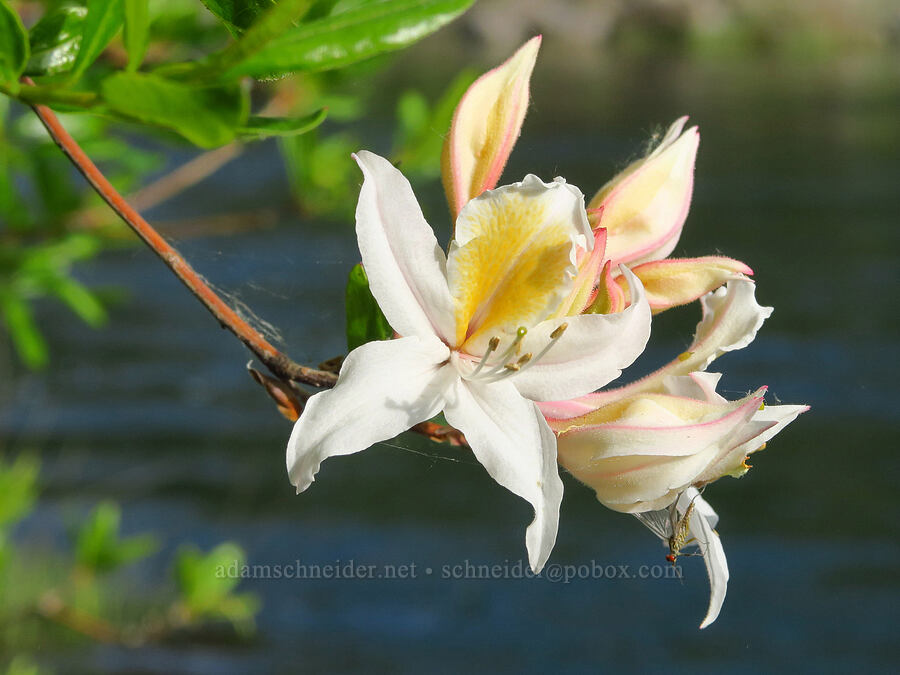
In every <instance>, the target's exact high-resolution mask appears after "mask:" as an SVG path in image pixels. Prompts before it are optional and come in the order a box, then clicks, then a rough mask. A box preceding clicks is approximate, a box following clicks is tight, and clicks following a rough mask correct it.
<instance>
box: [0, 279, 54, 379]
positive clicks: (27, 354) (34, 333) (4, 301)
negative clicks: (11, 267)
mask: <svg viewBox="0 0 900 675" xmlns="http://www.w3.org/2000/svg"><path fill="white" fill-rule="evenodd" d="M0 312H2V314H3V319H4V321H5V322H6V328H7V330H8V331H9V336H10V337H11V338H12V341H13V344H14V345H15V347H16V351H17V352H18V353H19V357H20V358H21V359H22V361H23V362H24V363H25V365H26V366H28V367H29V368H33V369H35V370H37V369H39V368H43V367H44V366H46V365H47V361H48V360H49V354H48V352H47V343H46V342H44V338H43V336H42V335H41V331H40V330H39V329H38V327H37V324H36V323H35V321H34V316H33V315H32V313H31V309H30V308H29V307H28V304H27V303H26V302H25V300H23V299H22V298H21V297H19V296H18V295H16V294H14V293H11V292H8V291H7V292H2V293H0Z"/></svg>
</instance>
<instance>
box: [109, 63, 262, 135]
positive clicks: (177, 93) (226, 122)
mask: <svg viewBox="0 0 900 675" xmlns="http://www.w3.org/2000/svg"><path fill="white" fill-rule="evenodd" d="M101 93H102V96H103V99H104V100H105V101H106V103H107V105H108V106H109V107H110V108H111V109H112V110H113V111H115V112H117V113H119V114H120V115H124V116H126V117H131V118H134V119H136V120H140V121H141V122H149V123H151V124H157V125H159V126H162V127H166V128H168V129H172V130H173V131H177V132H178V133H179V134H181V135H182V136H184V137H185V138H186V139H188V140H189V141H191V142H192V143H195V144H196V145H199V146H200V147H202V148H212V147H216V146H219V145H224V144H226V143H228V142H230V141H231V140H233V139H234V135H235V129H236V128H238V127H242V126H243V125H244V122H245V120H246V117H247V100H246V96H245V95H244V94H243V92H242V91H241V88H240V86H239V85H238V84H233V85H228V86H221V87H197V86H191V85H188V84H183V83H180V82H173V81H171V80H166V79H164V78H161V77H158V76H156V75H147V74H142V73H116V74H114V75H111V76H109V77H107V78H106V79H105V80H103V82H102V84H101Z"/></svg>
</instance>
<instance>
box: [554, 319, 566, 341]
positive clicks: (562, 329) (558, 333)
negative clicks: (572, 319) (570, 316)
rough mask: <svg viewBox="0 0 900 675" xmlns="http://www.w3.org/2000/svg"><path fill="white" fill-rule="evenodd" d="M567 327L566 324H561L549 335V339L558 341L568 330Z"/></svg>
mask: <svg viewBox="0 0 900 675" xmlns="http://www.w3.org/2000/svg"><path fill="white" fill-rule="evenodd" d="M568 327H569V324H567V323H561V324H560V325H559V326H558V327H557V329H556V330H555V331H553V332H552V333H550V337H551V338H552V339H554V340H558V339H559V337H560V336H561V335H562V334H563V333H565V332H566V328H568Z"/></svg>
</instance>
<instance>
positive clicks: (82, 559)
mask: <svg viewBox="0 0 900 675" xmlns="http://www.w3.org/2000/svg"><path fill="white" fill-rule="evenodd" d="M121 520H122V512H121V510H120V509H119V506H118V505H117V504H115V503H113V502H102V503H100V504H98V505H97V507H96V508H95V509H94V511H93V512H92V513H91V514H90V516H88V518H87V519H86V520H85V521H84V523H83V524H82V526H81V528H79V530H78V533H77V535H76V539H75V560H76V562H77V563H78V564H79V565H81V566H82V567H84V568H86V569H89V570H91V571H92V572H109V571H112V570H114V569H116V568H117V567H121V566H122V565H125V564H128V563H131V562H134V561H136V560H140V559H141V558H144V557H146V556H148V555H150V554H151V553H153V552H154V551H156V549H157V548H158V545H157V543H156V540H155V539H154V538H153V537H152V536H150V535H146V534H145V535H136V536H134V537H127V538H125V539H122V538H120V537H119V524H120V522H121Z"/></svg>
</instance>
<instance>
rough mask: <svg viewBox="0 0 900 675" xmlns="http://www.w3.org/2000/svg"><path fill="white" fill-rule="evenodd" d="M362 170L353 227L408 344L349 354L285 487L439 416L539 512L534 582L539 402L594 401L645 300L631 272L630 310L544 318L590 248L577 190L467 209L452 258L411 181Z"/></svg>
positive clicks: (557, 186)
mask: <svg viewBox="0 0 900 675" xmlns="http://www.w3.org/2000/svg"><path fill="white" fill-rule="evenodd" d="M355 159H356V161H357V163H358V164H359V166H360V168H361V169H362V171H363V175H364V177H365V181H364V183H363V186H362V190H361V192H360V197H359V204H358V206H357V211H356V232H357V237H358V240H359V250H360V254H361V257H362V262H363V266H364V267H365V269H366V273H367V275H368V277H369V283H370V287H371V289H372V294H373V295H374V296H375V299H376V300H377V301H378V304H379V306H380V307H381V309H382V311H383V312H384V314H385V316H386V317H387V319H388V321H389V322H390V324H391V326H392V327H393V328H394V330H395V331H397V332H398V333H399V334H400V335H402V336H403V337H402V338H400V339H396V340H390V341H385V342H371V343H368V344H365V345H363V346H361V347H359V348H358V349H355V350H354V351H353V352H351V353H350V354H349V355H348V356H347V359H346V360H345V361H344V364H343V366H342V368H341V373H340V376H339V378H338V382H337V385H336V386H335V387H334V388H333V389H331V390H329V391H325V392H322V393H319V394H316V395H315V396H313V397H312V398H311V399H310V400H309V402H308V403H307V406H306V410H305V411H304V412H303V414H302V415H301V416H300V419H299V420H298V421H297V423H296V425H295V426H294V430H293V433H292V434H291V438H290V441H289V442H288V449H287V468H288V473H289V475H290V478H291V482H292V483H293V484H294V485H295V486H296V487H297V491H298V492H301V491H303V490H305V489H306V488H307V487H309V485H310V483H312V481H313V479H314V476H315V474H316V472H317V471H318V470H319V465H320V464H321V463H322V461H323V460H325V459H326V458H328V457H331V456H334V455H349V454H352V453H355V452H359V451H361V450H364V449H366V448H367V447H369V446H371V445H372V444H374V443H377V442H379V441H383V440H387V439H389V438H392V437H393V436H396V435H397V434H399V433H401V432H403V431H405V430H406V429H409V428H410V427H411V426H413V425H415V424H417V423H419V422H422V421H424V420H427V419H429V418H431V417H433V416H434V415H436V414H437V413H439V412H441V411H443V412H444V415H445V417H446V418H447V421H448V422H449V423H450V424H451V425H453V426H454V427H456V428H457V429H459V430H460V431H462V432H463V433H464V434H465V436H466V439H467V441H468V443H469V445H470V446H471V448H472V451H473V453H474V455H475V457H476V458H477V459H478V461H479V462H481V464H482V465H483V466H484V467H485V469H487V471H488V473H490V475H491V476H492V477H493V478H494V479H495V480H496V481H497V482H498V483H500V484H501V485H503V486H504V487H506V488H507V489H509V490H511V491H512V492H514V493H515V494H517V495H519V496H521V497H523V498H524V499H526V500H528V501H529V502H530V503H531V504H532V506H533V507H534V510H535V518H534V521H533V522H532V523H531V525H530V526H529V527H528V530H527V532H526V546H527V549H528V557H529V562H530V564H531V567H532V569H533V570H534V571H535V572H537V571H540V569H541V568H542V567H543V565H544V563H545V562H546V560H547V558H548V556H549V555H550V551H551V550H552V548H553V544H554V543H555V541H556V532H557V525H558V520H559V505H560V501H561V499H562V492H563V486H562V481H561V480H560V478H559V472H558V469H557V465H556V460H557V455H556V439H555V437H554V435H553V432H552V431H551V430H550V427H549V426H548V425H547V422H546V421H545V420H544V417H543V415H542V414H541V412H540V410H539V409H538V407H537V405H536V404H535V403H534V401H553V400H565V399H570V398H575V397H578V396H582V395H584V394H587V393H589V392H591V391H594V390H596V389H597V388H599V387H601V386H603V385H605V384H606V383H608V382H609V381H611V380H613V379H615V378H616V377H618V376H619V374H620V373H621V369H622V368H624V367H626V366H627V365H629V364H630V363H631V362H632V361H633V360H634V359H635V358H636V357H637V356H638V355H639V354H640V353H641V352H642V351H643V349H644V346H645V344H646V342H647V339H648V338H649V335H650V307H649V305H648V303H647V300H646V298H645V295H644V291H643V287H642V286H641V283H640V281H638V280H637V278H636V277H634V275H632V274H631V273H630V272H629V271H628V270H627V269H624V268H623V269H622V273H623V274H624V275H625V276H626V277H627V278H628V281H629V284H630V288H629V291H630V294H631V298H632V304H631V306H630V307H628V309H626V310H624V311H622V312H619V313H617V314H610V315H601V314H586V315H580V316H568V317H562V318H550V317H552V316H553V315H554V313H555V311H556V309H557V306H558V305H559V304H560V302H562V301H563V300H564V299H565V298H566V297H567V296H568V294H569V293H570V292H571V290H572V285H573V279H574V275H575V273H576V270H577V268H576V249H577V247H581V248H582V249H586V250H590V248H591V246H592V245H593V235H592V232H591V228H590V225H589V224H588V221H587V217H586V214H585V208H584V195H583V194H582V193H581V192H580V191H579V190H578V189H577V188H575V187H573V186H570V185H567V184H566V183H565V182H564V181H563V180H562V179H556V180H555V181H554V182H552V183H543V182H542V181H541V180H539V179H538V178H537V177H535V176H532V175H529V176H527V177H526V178H525V180H523V181H522V182H520V183H515V184H513V185H507V186H504V187H501V188H498V189H496V190H489V191H487V192H484V193H483V194H482V195H480V196H479V197H476V198H475V199H472V200H471V201H469V202H468V203H467V204H466V205H465V206H464V207H463V208H462V209H461V211H460V213H459V216H458V218H457V221H456V230H455V238H454V240H453V241H452V242H451V245H450V252H449V255H448V256H445V255H444V252H443V251H442V250H441V248H440V247H439V246H438V243H437V240H436V239H435V237H434V233H433V232H432V230H431V228H430V227H429V226H428V224H427V223H426V222H425V219H424V217H423V216H422V212H421V209H420V208H419V205H418V203H417V202H416V199H415V196H414V195H413V193H412V189H411V188H410V185H409V183H408V182H407V180H406V179H405V178H404V177H403V175H402V174H401V173H400V172H399V171H397V170H396V169H395V168H394V167H393V166H392V165H391V164H390V163H389V162H388V161H387V160H385V159H383V158H382V157H379V156H377V155H374V154H372V153H369V152H364V151H363V152H360V153H359V155H358V156H355Z"/></svg>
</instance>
